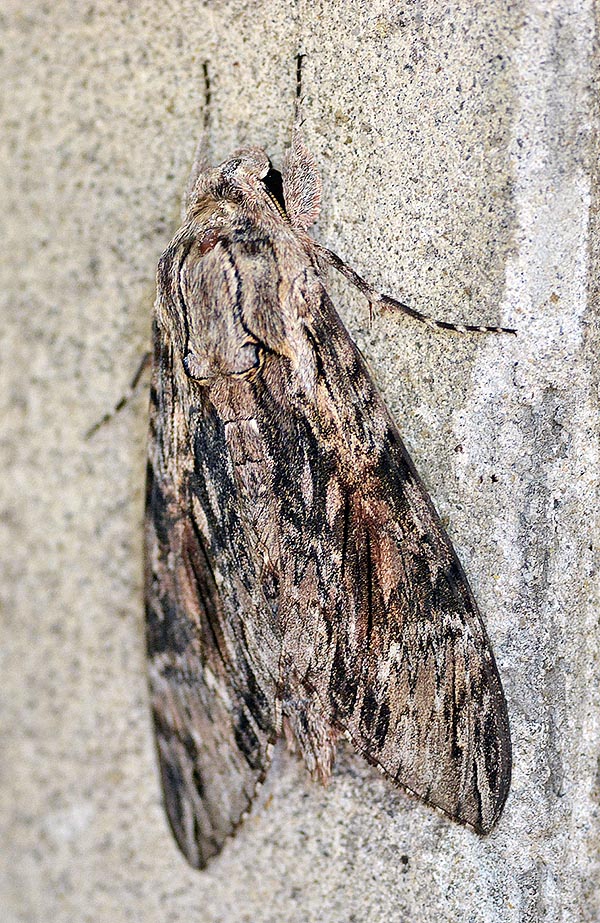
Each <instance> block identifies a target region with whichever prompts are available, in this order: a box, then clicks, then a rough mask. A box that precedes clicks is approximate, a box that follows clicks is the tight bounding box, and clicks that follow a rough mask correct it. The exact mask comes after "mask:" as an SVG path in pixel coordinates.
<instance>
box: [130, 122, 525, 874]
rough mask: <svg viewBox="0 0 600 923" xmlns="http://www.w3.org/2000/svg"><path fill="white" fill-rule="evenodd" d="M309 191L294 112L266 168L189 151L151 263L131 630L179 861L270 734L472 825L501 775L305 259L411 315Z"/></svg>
mask: <svg viewBox="0 0 600 923" xmlns="http://www.w3.org/2000/svg"><path fill="white" fill-rule="evenodd" d="M320 198H321V181H320V178H319V173H318V170H317V167H316V164H315V161H314V159H313V157H312V156H311V155H310V153H309V152H308V150H307V148H306V146H305V144H304V142H303V140H302V136H301V132H300V129H299V128H298V127H296V128H295V130H294V133H293V139H292V144H291V148H290V150H289V152H288V154H287V156H286V159H285V163H284V165H283V169H282V172H281V173H280V172H279V171H278V170H276V169H274V168H273V166H272V164H271V162H270V160H269V158H268V157H267V155H266V153H265V152H264V151H263V150H261V149H259V148H246V149H242V150H238V151H236V152H235V153H233V154H232V155H231V157H229V158H228V159H227V160H225V161H224V162H223V163H221V164H220V165H219V166H218V167H215V168H210V167H209V166H208V164H207V163H206V162H205V160H204V159H203V157H202V156H201V155H198V158H197V161H196V164H195V166H194V169H193V171H192V176H191V179H190V184H189V189H188V194H187V197H186V204H185V218H184V221H183V224H182V226H181V228H180V229H179V230H178V231H177V233H176V235H175V237H174V238H173V240H172V242H171V243H170V244H169V246H168V247H167V249H166V250H165V252H164V253H163V255H162V257H161V259H160V263H159V266H158V273H157V298H156V305H155V318H154V333H153V337H154V350H153V372H152V384H151V406H150V438H149V457H148V474H147V516H146V540H145V541H146V609H147V649H148V657H149V677H150V690H151V701H152V709H153V714H154V724H155V729H156V741H157V749H158V758H159V764H160V774H161V779H162V788H163V793H164V801H165V805H166V811H167V815H168V818H169V822H170V825H171V827H172V830H173V833H174V835H175V839H176V841H177V843H178V844H179V847H180V848H181V850H182V851H183V853H184V855H185V857H186V858H187V860H188V861H189V863H190V864H191V865H192V866H194V867H204V866H205V865H206V864H207V862H208V861H209V860H210V859H211V857H213V856H215V855H216V854H217V853H218V852H219V851H220V850H221V848H222V846H223V843H224V841H225V839H226V838H227V837H228V836H230V835H231V834H233V833H234V831H235V830H236V829H237V827H238V825H239V824H240V822H241V821H242V819H243V818H244V816H245V814H246V813H247V812H248V810H249V809H250V807H251V805H252V801H253V799H254V797H255V795H256V792H257V788H258V787H259V786H260V784H261V782H262V781H263V780H264V778H265V775H266V773H267V771H268V769H269V763H270V760H271V754H272V750H273V745H274V744H275V742H276V741H277V740H278V738H280V737H284V738H285V739H287V741H288V742H289V744H290V745H292V746H293V747H294V748H295V750H296V751H298V752H299V753H300V754H301V756H302V757H303V759H304V762H305V764H306V767H307V769H308V770H309V772H310V773H311V774H312V776H313V777H314V778H315V779H318V780H321V781H322V782H325V781H326V780H327V779H328V778H329V777H330V775H331V772H332V766H333V763H334V759H335V752H336V742H337V740H338V738H339V737H340V735H345V736H346V737H347V738H348V739H349V740H350V741H351V742H352V744H353V745H354V747H355V749H356V750H357V751H358V752H359V753H360V754H362V756H363V757H364V758H366V759H367V760H368V761H369V763H371V764H373V765H374V766H376V767H378V768H379V770H381V772H382V773H383V775H384V776H385V777H386V778H387V779H388V780H390V782H392V783H393V784H394V785H396V786H398V787H400V788H401V789H404V790H406V791H407V792H411V793H413V794H414V795H416V796H418V797H419V798H421V799H422V800H423V801H425V802H427V803H428V804H430V805H433V806H435V807H437V808H439V809H441V811H443V812H444V813H445V814H446V815H448V816H449V817H450V818H452V819H453V820H456V821H458V822H460V823H462V824H466V825H468V826H470V827H472V828H473V829H474V830H475V831H477V832H478V833H486V832H488V831H489V830H490V829H491V828H492V827H493V826H494V824H495V823H496V821H497V820H498V817H499V816H500V813H501V811H502V808H503V805H504V802H505V799H506V796H507V793H508V788H509V783H510V772H511V747H510V736H509V726H508V718H507V711H506V704H505V699H504V695H503V691H502V687H501V684H500V679H499V676H498V671H497V668H496V664H495V662H494V657H493V654H492V650H491V648H490V644H489V642H488V639H487V637H486V633H485V630H484V627H483V624H482V621H481V618H480V615H479V612H478V610H477V606H476V603H475V600H474V598H473V595H472V593H471V590H470V588H469V586H468V584H467V580H466V578H465V575H464V573H463V570H462V568H461V565H460V563H459V561H458V559H457V557H456V554H455V552H454V550H453V548H452V546H451V544H450V541H449V539H448V537H447V536H446V534H445V532H444V529H443V528H442V525H441V523H440V520H439V517H438V515H437V514H436V512H435V509H434V507H433V505H432V502H431V500H430V498H429V496H428V495H427V492H426V490H425V488H424V487H423V484H422V483H421V481H420V479H419V476H418V475H417V472H416V470H415V467H414V465H413V463H412V461H411V459H410V458H409V456H408V454H407V452H406V450H405V448H404V446H403V444H402V441H401V439H400V436H399V434H398V430H397V428H396V425H395V423H394V421H393V420H392V418H391V416H390V414H389V412H388V410H387V409H386V407H385V405H384V403H383V400H382V398H381V396H380V395H379V393H378V391H377V388H376V386H375V384H374V382H373V380H372V378H371V375H370V374H369V371H368V369H367V366H366V363H365V360H364V359H363V357H362V355H361V354H360V352H359V350H358V348H357V347H356V346H355V344H354V343H353V341H352V339H351V337H350V335H349V334H348V332H347V331H346V329H345V328H344V326H343V324H342V321H341V320H340V318H339V316H338V314H337V313H336V310H335V308H334V306H333V304H332V302H331V299H330V297H329V294H328V291H327V281H326V271H327V268H328V267H329V266H333V267H334V268H336V269H338V270H340V271H341V272H343V273H344V274H345V275H346V276H347V277H348V278H349V279H350V281H352V282H353V283H354V284H356V285H358V287H359V288H360V290H361V291H362V292H363V293H364V294H365V295H366V296H367V298H368V300H369V303H370V304H371V305H373V304H375V305H380V306H381V305H383V306H386V305H387V306H388V307H390V306H391V307H395V308H396V309H401V310H404V311H405V312H408V313H411V314H413V316H417V317H420V318H421V319H425V318H424V317H423V316H422V315H420V314H418V313H417V312H416V311H413V310H412V309H410V308H408V307H406V306H404V305H401V304H400V303H398V302H396V301H394V299H391V298H389V297H387V296H383V295H380V294H378V293H377V292H375V291H373V290H372V289H371V288H370V287H369V286H368V285H367V283H366V282H365V281H364V280H363V279H361V278H360V277H359V276H358V275H357V274H356V273H355V272H354V271H353V270H352V269H350V268H349V267H348V266H346V264H345V263H343V262H342V261H341V260H340V259H339V258H338V257H337V256H335V254H333V253H331V252H330V251H328V250H326V249H325V248H324V247H322V246H320V245H319V244H317V243H316V242H315V241H314V240H313V239H312V237H311V236H310V235H309V233H308V229H309V228H310V226H311V225H312V224H313V223H314V221H315V219H316V218H317V215H318V212H319V205H320ZM428 322H429V323H430V324H433V325H437V326H442V327H450V328H452V327H453V325H452V324H449V323H445V322H443V323H438V324H436V322H433V321H428ZM461 329H462V328H461ZM466 329H485V328H475V327H469V328H466Z"/></svg>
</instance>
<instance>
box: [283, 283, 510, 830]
mask: <svg viewBox="0 0 600 923" xmlns="http://www.w3.org/2000/svg"><path fill="white" fill-rule="evenodd" d="M306 297H307V298H309V299H310V301H311V304H310V311H307V310H306V308H304V310H303V313H304V314H306V315H307V321H306V334H307V336H308V338H309V341H310V342H311V344H312V348H313V358H314V370H315V376H316V383H315V385H314V388H313V387H312V386H311V388H310V389H304V390H299V389H298V387H297V385H296V395H297V396H296V398H295V399H294V410H295V413H296V414H297V415H298V416H299V417H301V418H302V419H303V420H304V421H305V429H306V432H307V433H308V432H309V431H310V438H309V437H308V436H306V437H305V438H304V440H303V443H302V445H301V447H300V448H298V450H297V452H296V460H295V462H294V464H295V468H296V474H295V475H293V476H292V478H291V479H290V480H291V481H292V482H293V483H292V484H291V486H290V487H289V490H290V496H289V497H287V498H286V502H285V505H284V511H283V512H282V519H283V523H284V525H283V529H284V532H285V534H286V536H287V538H286V545H287V548H288V557H289V559H290V561H291V562H294V563H292V565H291V567H290V568H288V571H287V573H286V577H285V580H286V581H287V582H286V583H285V584H284V588H283V592H282V597H283V599H284V600H288V602H287V616H286V617H285V619H284V620H285V623H286V626H287V631H286V640H285V642H284V646H285V650H286V651H287V652H288V654H287V656H288V657H289V659H290V660H295V662H296V664H297V667H296V672H297V675H298V677H299V684H298V685H299V686H302V687H303V688H304V689H305V690H306V691H307V693H308V692H310V691H312V693H313V694H314V695H316V696H317V698H318V700H319V702H320V705H321V708H322V709H323V710H324V712H325V714H326V715H327V717H328V719H329V720H330V721H331V723H332V724H333V725H335V726H337V727H339V728H341V729H343V730H345V731H347V733H348V735H349V736H350V737H351V739H352V741H353V742H354V745H355V746H356V748H357V749H358V750H359V751H360V752H361V753H362V754H363V755H364V756H365V757H366V758H367V759H368V760H369V761H370V762H372V763H374V764H375V765H377V766H378V767H379V768H380V769H381V770H383V772H384V773H385V775H386V776H388V777H389V778H390V779H391V780H392V781H394V782H395V783H396V784H398V785H401V786H403V787H404V788H406V789H408V790H410V791H411V792H413V793H415V794H417V795H418V796H419V797H421V798H423V799H424V800H425V801H427V802H429V803H430V804H433V805H436V806H437V807H439V808H441V809H442V810H443V811H445V812H446V813H447V814H448V815H450V816H451V817H452V818H454V819H455V820H458V821H460V822H463V823H468V824H470V825H471V826H472V827H474V828H475V829H476V830H477V831H479V832H486V831H488V830H489V829H491V827H492V826H493V825H494V823H495V822H496V820H497V818H498V816H499V814H500V812H501V810H502V807H503V804H504V801H505V798H506V795H507V792H508V787H509V782H510V760H511V754H510V736H509V728H508V719H507V713H506V705H505V700H504V695H503V692H502V688H501V685H500V680H499V677H498V672H497V668H496V665H495V662H494V657H493V654H492V651H491V648H490V645H489V642H488V639H487V637H486V634H485V630H484V628H483V625H482V622H481V618H480V615H479V612H478V610H477V606H476V604H475V601H474V599H473V595H472V593H471V591H470V589H469V586H468V584H467V581H466V578H465V575H464V573H463V570H462V568H461V566H460V564H459V562H458V559H457V557H456V554H455V552H454V550H453V548H452V546H451V544H450V542H449V540H448V538H447V536H446V534H445V532H444V530H443V528H442V526H441V523H440V520H439V518H438V516H437V514H436V512H435V510H434V508H433V506H432V504H431V501H430V500H429V498H428V496H427V493H426V491H425V489H424V487H423V485H422V483H421V481H420V480H419V477H418V475H417V473H416V471H415V468H414V466H413V464H412V462H411V460H410V458H409V457H408V455H407V453H406V450H405V449H404V446H403V444H402V441H401V439H400V436H399V434H398V431H397V429H396V426H395V425H394V423H393V421H392V420H391V418H390V416H389V414H388V412H387V410H386V408H385V406H384V404H383V402H382V400H381V398H380V396H379V394H378V392H377V389H376V387H375V386H374V384H373V382H372V380H371V378H370V376H369V373H368V370H367V368H366V366H365V363H364V360H363V359H362V357H361V355H360V353H359V352H358V350H357V349H356V347H355V346H354V344H353V343H352V341H351V340H350V338H349V336H348V334H347V333H346V331H345V329H344V327H343V325H342V324H341V321H340V320H339V318H338V317H337V314H336V313H335V310H334V309H333V307H332V305H331V302H330V301H329V298H328V297H327V294H326V293H325V292H324V291H323V290H322V289H321V290H320V292H319V291H318V290H317V289H315V288H313V289H312V293H308V294H307V296H306ZM288 390H289V393H293V388H291V387H290V388H289V389H288ZM301 442H302V440H301ZM290 464H291V462H290V460H289V459H288V461H287V465H288V468H289V466H290ZM294 485H296V486H294ZM286 511H287V512H286ZM303 536H304V542H303ZM302 548H303V551H302V552H301V553H298V550H299V549H302ZM294 549H296V554H294V551H293V550H294ZM297 587H303V588H304V590H303V592H301V593H300V594H298V592H297V589H296V592H295V593H294V588H297ZM295 626H302V628H301V631H300V632H298V631H297V630H296V629H295ZM295 631H296V632H297V634H298V637H296V636H295V635H294V632H295ZM297 688H298V687H297ZM296 695H297V697H298V698H299V697H300V693H299V692H298V691H297V692H296Z"/></svg>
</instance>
